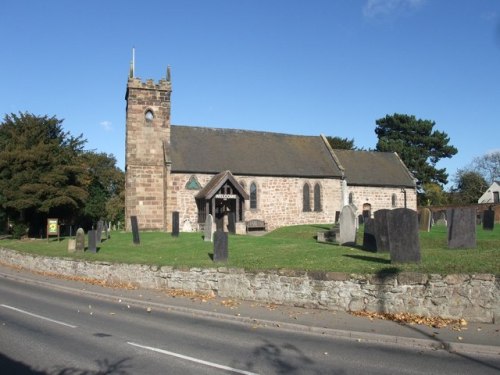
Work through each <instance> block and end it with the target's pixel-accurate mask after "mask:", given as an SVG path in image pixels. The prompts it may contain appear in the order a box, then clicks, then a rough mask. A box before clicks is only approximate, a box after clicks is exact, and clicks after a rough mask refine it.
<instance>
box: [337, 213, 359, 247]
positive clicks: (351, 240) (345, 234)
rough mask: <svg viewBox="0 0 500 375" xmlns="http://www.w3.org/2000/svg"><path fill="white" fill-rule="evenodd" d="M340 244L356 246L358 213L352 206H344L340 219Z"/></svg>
mask: <svg viewBox="0 0 500 375" xmlns="http://www.w3.org/2000/svg"><path fill="white" fill-rule="evenodd" d="M339 230H340V231H339V244H341V245H354V244H356V213H355V212H354V209H353V208H352V207H351V205H347V206H344V207H343V208H342V212H341V213H340V218H339Z"/></svg>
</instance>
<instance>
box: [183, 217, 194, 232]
mask: <svg viewBox="0 0 500 375" xmlns="http://www.w3.org/2000/svg"><path fill="white" fill-rule="evenodd" d="M182 231H183V232H192V231H193V226H192V224H191V220H189V219H186V220H184V222H183V223H182Z"/></svg>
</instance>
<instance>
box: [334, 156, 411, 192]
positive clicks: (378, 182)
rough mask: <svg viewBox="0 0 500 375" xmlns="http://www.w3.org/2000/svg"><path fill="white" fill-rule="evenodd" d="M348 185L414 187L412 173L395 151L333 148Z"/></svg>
mask: <svg viewBox="0 0 500 375" xmlns="http://www.w3.org/2000/svg"><path fill="white" fill-rule="evenodd" d="M334 152H335V155H337V158H338V159H339V161H340V164H341V165H342V166H343V167H344V169H345V178H346V180H347V184H348V185H363V186H381V187H382V186H397V187H399V186H401V187H412V188H414V187H415V180H414V177H413V175H412V174H411V173H410V172H409V171H408V169H407V168H406V166H405V165H404V163H403V162H402V161H401V159H400V158H399V156H398V155H397V154H396V153H395V152H377V151H353V150H334Z"/></svg>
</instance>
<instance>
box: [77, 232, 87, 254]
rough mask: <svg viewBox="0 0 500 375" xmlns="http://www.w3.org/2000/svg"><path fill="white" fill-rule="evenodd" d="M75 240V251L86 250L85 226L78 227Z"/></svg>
mask: <svg viewBox="0 0 500 375" xmlns="http://www.w3.org/2000/svg"><path fill="white" fill-rule="evenodd" d="M75 240H76V243H75V251H85V231H84V230H83V228H78V229H77V231H76V236H75Z"/></svg>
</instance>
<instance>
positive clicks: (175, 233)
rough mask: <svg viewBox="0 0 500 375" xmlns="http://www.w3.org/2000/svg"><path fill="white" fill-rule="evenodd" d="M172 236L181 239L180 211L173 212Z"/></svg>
mask: <svg viewBox="0 0 500 375" xmlns="http://www.w3.org/2000/svg"><path fill="white" fill-rule="evenodd" d="M172 236H174V237H179V211H174V212H172Z"/></svg>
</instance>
